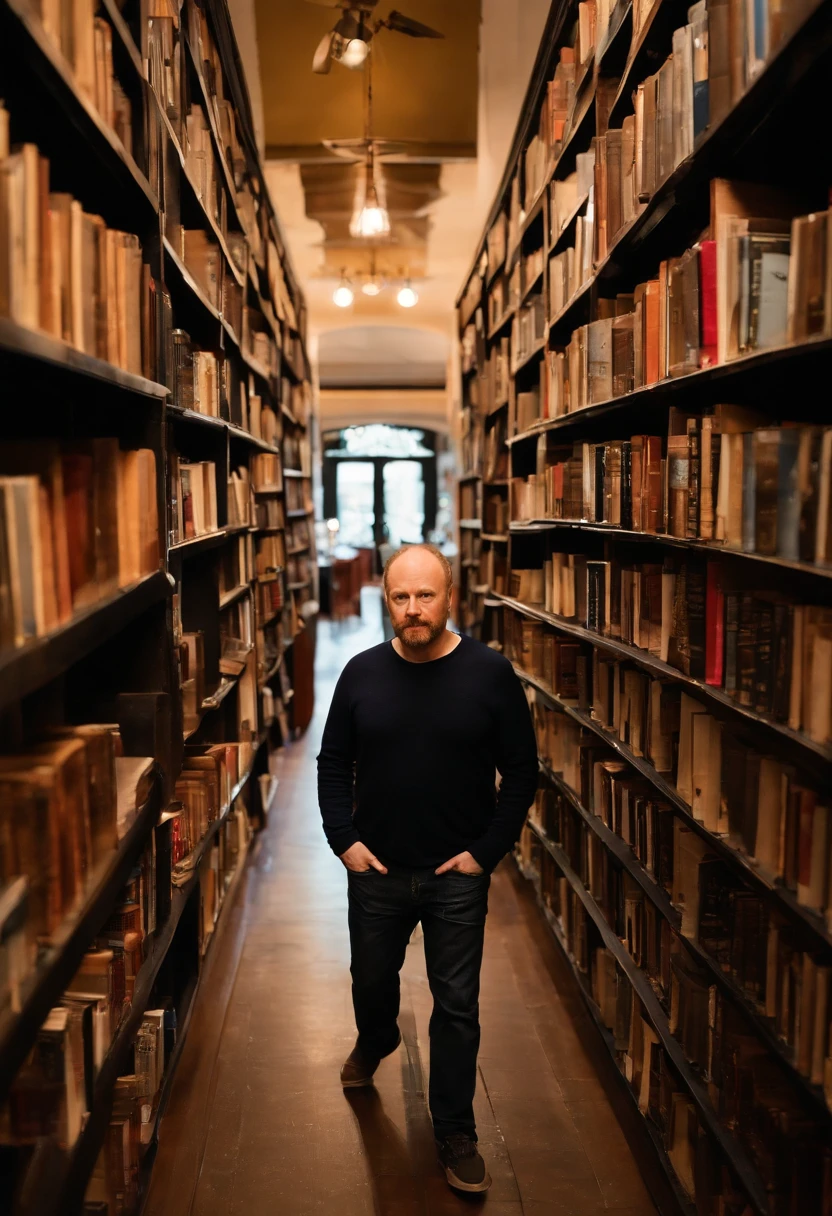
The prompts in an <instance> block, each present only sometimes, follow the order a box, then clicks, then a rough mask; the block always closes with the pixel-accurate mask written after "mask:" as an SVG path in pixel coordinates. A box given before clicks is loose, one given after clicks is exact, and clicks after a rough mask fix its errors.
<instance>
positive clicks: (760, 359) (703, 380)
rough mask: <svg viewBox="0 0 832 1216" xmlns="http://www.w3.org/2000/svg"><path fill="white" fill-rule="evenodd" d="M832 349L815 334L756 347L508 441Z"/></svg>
mask: <svg viewBox="0 0 832 1216" xmlns="http://www.w3.org/2000/svg"><path fill="white" fill-rule="evenodd" d="M830 351H832V338H823V337H819V338H813V339H810V340H809V341H807V342H799V343H794V344H793V345H791V346H778V347H775V348H773V349H770V350H760V351H754V352H753V353H752V354H749V355H743V356H741V357H740V358H738V359H732V360H731V361H730V362H729V363H717V364H716V365H715V366H713V367H703V368H700V369H699V370H698V371H695V372H690V373H689V374H688V375H687V376H676V377H674V378H672V379H667V380H659V381H657V382H656V383H655V384H648V385H645V386H643V387H642V388H637V389H634V390H633V391H632V392H631V393H625V394H624V395H623V396H621V397H610V398H609V399H608V400H607V401H599V402H598V403H597V404H594V405H585V406H582V407H581V408H580V409H577V410H572V411H571V412H570V413H568V414H561V415H559V416H558V417H557V418H546V419H544V420H543V421H542V422H540V423H536V424H535V426H533V427H530V428H529V430H527V431H521V432H520V433H519V434H517V435H512V436H509V438H508V439H507V440H506V443H507V444H508V445H509V446H512V445H513V444H515V443H522V442H523V441H524V440H527V439H536V438H537V436H538V435H541V434H543V433H544V432H545V431H554V430H565V429H567V428H571V427H576V426H577V427H583V426H587V425H588V424H590V423H595V422H597V421H598V420H599V419H602V418H603V419H604V420H605V421H606V420H607V419H608V418H610V417H611V416H612V415H614V414H616V413H617V412H620V411H621V410H622V409H623V408H625V407H627V408H629V407H630V406H632V405H642V404H644V403H646V402H647V401H655V402H656V403H657V404H658V405H661V406H662V407H663V406H664V405H665V404H666V403H665V400H664V398H665V396H666V395H670V396H671V397H675V396H677V395H683V394H685V393H690V394H691V396H692V397H694V398H695V397H697V395H698V394H699V393H701V391H702V387H703V385H706V384H710V382H711V381H720V382H722V381H727V382H728V385H727V391H729V392H730V391H731V390H730V381H731V380H732V379H738V380H739V379H740V378H741V377H742V376H743V374H745V373H747V372H749V371H754V372H758V371H762V372H765V371H766V370H767V369H768V368H770V367H772V366H775V365H776V366H780V365H784V366H785V365H788V364H789V363H790V362H795V363H796V362H799V361H800V360H802V359H805V358H806V357H807V356H817V357H818V358H819V359H821V360H822V359H825V358H827V357H828V355H829V353H830Z"/></svg>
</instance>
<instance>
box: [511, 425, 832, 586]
mask: <svg viewBox="0 0 832 1216" xmlns="http://www.w3.org/2000/svg"><path fill="white" fill-rule="evenodd" d="M761 422H763V419H762V416H761V415H758V414H757V413H756V412H755V411H753V410H750V409H747V408H746V407H744V406H717V407H716V409H715V411H714V413H713V414H705V415H703V416H701V417H699V416H686V415H683V414H680V413H678V412H677V411H675V410H671V415H670V426H669V430H670V434H669V435H668V437H667V439H666V441H663V440H662V438H661V437H660V436H658V435H634V436H632V437H631V438H630V439H624V440H613V441H611V442H609V443H601V444H591V443H580V442H579V443H574V444H572V445H557V444H553V443H551V441H550V442H549V444H548V445H547V448H546V450H545V452H544V451H543V450H541V452H540V459H539V461H538V467H539V469H540V470H541V471H540V472H539V473H534V474H531V475H530V476H529V477H526V478H515V479H513V481H512V485H511V498H512V516H513V518H514V519H516V520H519V521H524V520H534V519H564V520H576V521H586V522H589V523H607V524H612V525H614V526H617V527H620V528H622V529H624V530H626V531H636V532H650V533H655V534H657V535H662V534H665V535H668V536H671V537H677V538H682V539H690V540H703V541H710V542H716V543H719V544H724V545H725V547H726V549H735V550H738V551H742V552H745V553H758V554H761V555H763V556H766V557H780V558H783V559H785V560H788V561H802V562H806V563H809V564H818V565H827V564H828V563H829V562H830V560H832V528H830V501H832V495H830V484H831V482H832V430H830V429H829V428H824V427H818V426H801V425H799V424H792V425H787V426H772V425H757V424H758V423H761ZM663 450H664V454H663Z"/></svg>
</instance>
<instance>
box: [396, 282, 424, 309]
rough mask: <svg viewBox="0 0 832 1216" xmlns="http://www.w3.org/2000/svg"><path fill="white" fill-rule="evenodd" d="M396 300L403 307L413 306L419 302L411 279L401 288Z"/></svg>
mask: <svg viewBox="0 0 832 1216" xmlns="http://www.w3.org/2000/svg"><path fill="white" fill-rule="evenodd" d="M396 300H397V301H398V303H399V305H400V306H401V307H402V308H413V307H415V305H416V304H418V303H419V297H418V295H417V294H416V292H415V291H414V290H413V288H412V287H411V286H410V279H408V280H407V282H406V283H405V285H404V287H400V288H399V293H398V295H397V296H396Z"/></svg>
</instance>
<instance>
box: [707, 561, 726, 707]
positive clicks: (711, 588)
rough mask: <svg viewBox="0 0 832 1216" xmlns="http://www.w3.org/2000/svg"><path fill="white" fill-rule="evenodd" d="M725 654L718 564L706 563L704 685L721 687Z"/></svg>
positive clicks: (720, 578)
mask: <svg viewBox="0 0 832 1216" xmlns="http://www.w3.org/2000/svg"><path fill="white" fill-rule="evenodd" d="M724 654H725V595H724V592H723V590H722V566H721V563H720V562H708V569H707V577H706V592H705V683H706V684H712V685H713V686H714V687H715V688H721V687H722V678H723V666H724Z"/></svg>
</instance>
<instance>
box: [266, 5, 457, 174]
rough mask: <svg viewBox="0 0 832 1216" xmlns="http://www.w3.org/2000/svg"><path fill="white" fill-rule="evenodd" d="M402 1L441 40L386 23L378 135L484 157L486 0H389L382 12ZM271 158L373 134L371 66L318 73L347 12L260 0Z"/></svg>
mask: <svg viewBox="0 0 832 1216" xmlns="http://www.w3.org/2000/svg"><path fill="white" fill-rule="evenodd" d="M394 7H395V8H399V9H400V10H401V11H402V12H403V13H405V14H406V16H408V17H413V18H415V19H416V20H417V21H421V22H423V23H424V24H426V25H430V26H433V28H434V29H436V30H439V31H440V32H441V33H443V34H444V35H445V37H444V38H443V39H441V40H433V39H422V38H418V39H417V38H409V37H407V36H406V35H404V34H399V33H395V32H394V31H392V30H381V31H380V32H379V33H378V34H377V35H376V37H375V38H374V39H373V43H372V51H371V56H372V60H373V111H374V127H375V133H376V134H377V135H378V136H380V137H382V138H384V139H388V140H413V141H415V143H416V144H417V145H419V146H418V148H414V152H418V154H419V155H420V156H439V157H440V159H446V158H448V157H451V158H455V157H463V158H469V157H475V156H476V142H477V50H478V30H479V19H480V0H453V2H452V3H448V2H447V0H395V2H394V3H390V0H381V3H379V4H378V5H377V7H376V9H375V11H374V15H373V16H374V19H375V18H377V17H386V16H387V15H388V14H389V12H390V11H391V9H393V8H394ZM256 14H257V39H258V44H259V48H260V76H261V83H262V94H263V116H264V123H265V144H266V156H267V158H269V159H281V160H292V161H305V160H309V159H321V158H322V157H323V158H327V156H328V155H330V154H328V153H327V152H326V150H325V149H324V148H323V147H322V142H323V140H325V139H356V138H359V137H360V136H362V135H363V134H364V81H365V74H364V72H362V71H349V70H348V69H347V68H344V67H342V66H341V65H340V64H338V63H334V64H332V67H331V70H330V73H329V75H328V76H317V75H315V74H313V72H312V56H313V55H314V53H315V48H316V47H317V45H318V43H319V42H320V40H321V38H322V37H323V35H324V34H326V32H327V31H328V30H331V29H332V27H333V25H334V24H335V21H336V20H337V18H338V16H339V15H340V14H339V12H338V10H335V9H328V8H323V7H320V6H319V5H317V4H311V3H308V0H256Z"/></svg>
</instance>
